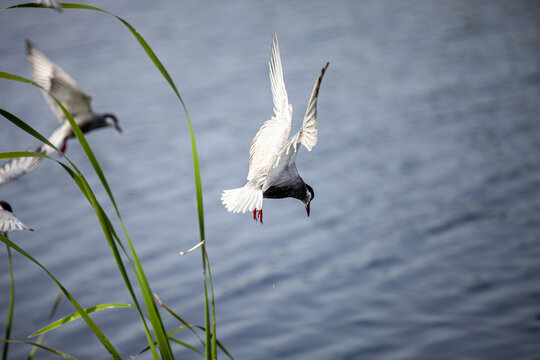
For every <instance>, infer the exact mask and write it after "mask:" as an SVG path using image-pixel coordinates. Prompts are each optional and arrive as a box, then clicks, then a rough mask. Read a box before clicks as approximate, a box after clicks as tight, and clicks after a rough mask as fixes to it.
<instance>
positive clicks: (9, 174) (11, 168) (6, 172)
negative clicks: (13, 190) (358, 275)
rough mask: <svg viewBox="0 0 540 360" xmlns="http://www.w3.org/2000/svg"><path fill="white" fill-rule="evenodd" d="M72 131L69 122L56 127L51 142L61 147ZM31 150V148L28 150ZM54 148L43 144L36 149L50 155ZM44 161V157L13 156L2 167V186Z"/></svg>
mask: <svg viewBox="0 0 540 360" xmlns="http://www.w3.org/2000/svg"><path fill="white" fill-rule="evenodd" d="M70 132H71V126H70V125H69V123H68V122H65V123H63V124H62V125H60V126H59V127H58V129H56V130H55V131H54V132H53V133H52V134H51V136H49V139H48V140H49V142H51V143H52V144H53V145H54V146H56V147H57V148H60V147H61V146H62V144H63V143H64V141H65V140H66V139H67V138H68V136H69V134H70ZM27 151H31V150H27ZM55 151H56V150H54V149H53V148H52V147H50V146H49V145H43V146H41V147H40V148H38V149H37V150H36V152H40V153H42V154H45V155H50V154H52V153H54V152H55ZM42 161H43V158H42V157H20V158H13V159H11V160H9V161H8V162H6V163H4V164H3V165H2V166H1V167H0V186H2V185H4V184H6V183H8V182H11V181H14V180H17V179H18V178H19V177H21V176H23V175H24V174H27V173H29V172H31V171H32V170H34V169H35V168H37V167H38V166H39V164H41V162H42Z"/></svg>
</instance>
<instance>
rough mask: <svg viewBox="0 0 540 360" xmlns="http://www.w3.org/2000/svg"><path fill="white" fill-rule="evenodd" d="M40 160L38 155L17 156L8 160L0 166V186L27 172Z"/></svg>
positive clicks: (41, 159) (39, 162)
mask: <svg viewBox="0 0 540 360" xmlns="http://www.w3.org/2000/svg"><path fill="white" fill-rule="evenodd" d="M42 161H43V158H39V157H19V158H14V159H11V160H9V161H8V162H6V163H4V164H3V165H2V166H1V167H0V186H2V185H4V184H6V183H8V182H11V181H14V180H17V179H18V178H19V177H21V176H23V175H24V174H26V173H29V172H30V171H32V170H34V169H35V168H36V167H38V165H39V164H41V162H42Z"/></svg>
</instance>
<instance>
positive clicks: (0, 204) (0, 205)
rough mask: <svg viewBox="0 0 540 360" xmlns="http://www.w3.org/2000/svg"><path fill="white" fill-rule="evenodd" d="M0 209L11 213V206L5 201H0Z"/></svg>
mask: <svg viewBox="0 0 540 360" xmlns="http://www.w3.org/2000/svg"><path fill="white" fill-rule="evenodd" d="M0 208H2V209H4V210H6V211H9V212H13V209H11V206H10V205H9V204H8V203H7V202H5V201H0Z"/></svg>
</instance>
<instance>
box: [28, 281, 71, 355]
mask: <svg viewBox="0 0 540 360" xmlns="http://www.w3.org/2000/svg"><path fill="white" fill-rule="evenodd" d="M63 295H64V294H63V293H62V292H61V291H60V293H58V296H56V300H54V304H53V306H52V309H51V312H50V313H49V316H48V317H47V322H50V321H51V320H52V318H53V317H54V315H55V314H56V310H58V305H60V300H62V297H63ZM44 336H45V334H41V335H39V337H38V339H37V340H36V344H37V345H34V346H32V349H31V350H30V354H28V358H27V359H26V360H32V359H33V358H34V356H35V355H36V352H37V350H38V348H39V347H38V345H40V344H41V341H43V337H44Z"/></svg>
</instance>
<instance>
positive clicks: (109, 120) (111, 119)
mask: <svg viewBox="0 0 540 360" xmlns="http://www.w3.org/2000/svg"><path fill="white" fill-rule="evenodd" d="M101 116H102V117H103V121H104V122H105V126H114V128H115V129H116V131H118V132H119V133H120V134H121V133H122V128H121V127H120V126H119V125H118V119H117V118H116V116H114V115H113V114H103V115H101Z"/></svg>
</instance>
